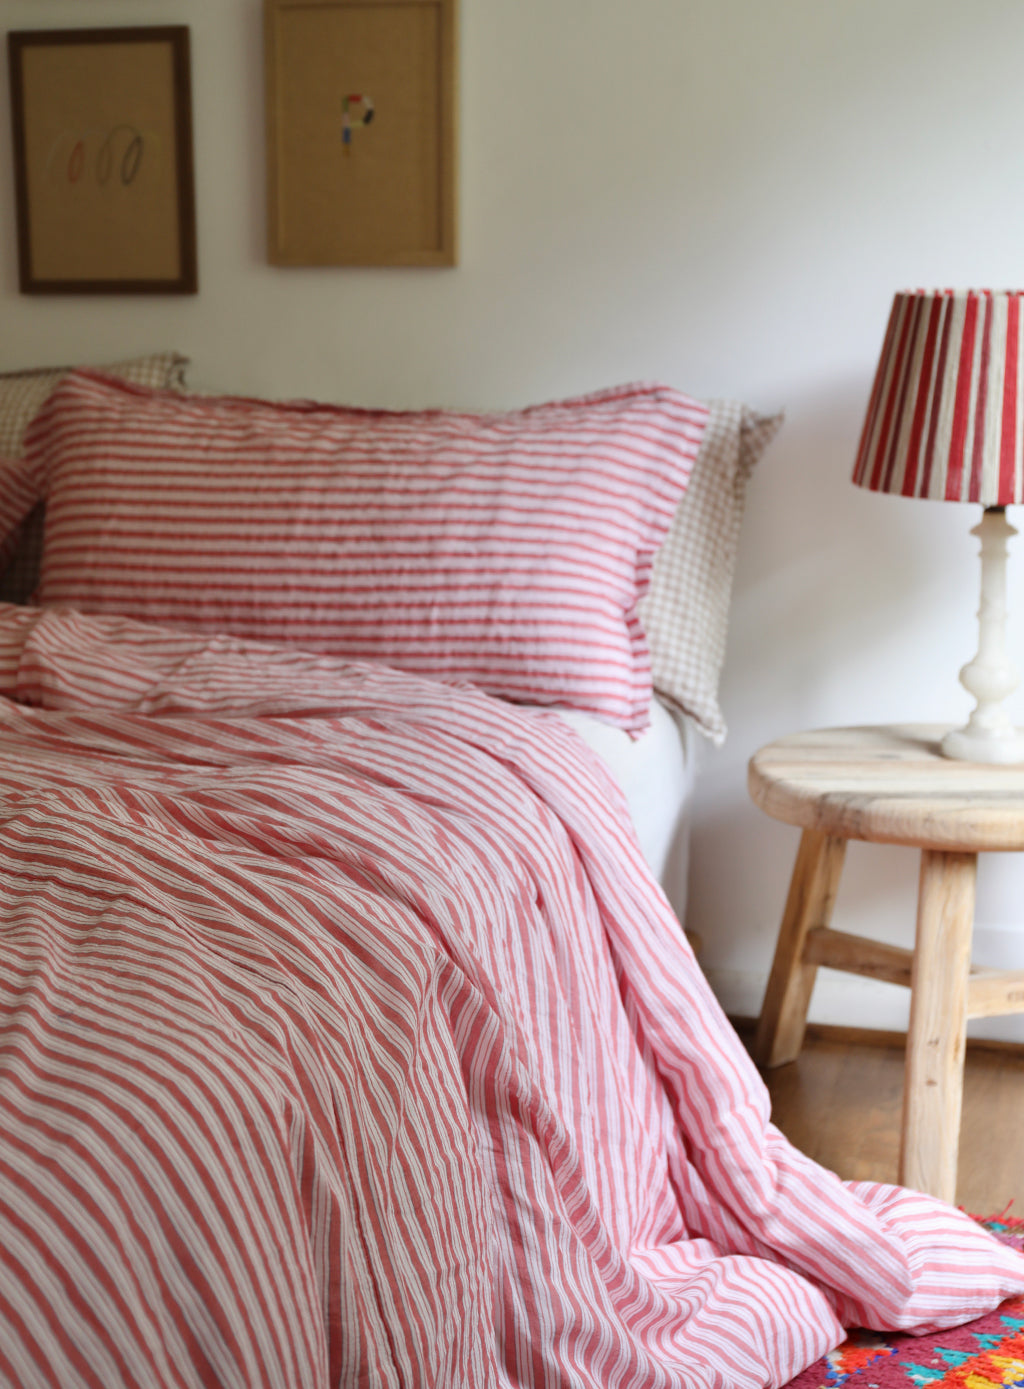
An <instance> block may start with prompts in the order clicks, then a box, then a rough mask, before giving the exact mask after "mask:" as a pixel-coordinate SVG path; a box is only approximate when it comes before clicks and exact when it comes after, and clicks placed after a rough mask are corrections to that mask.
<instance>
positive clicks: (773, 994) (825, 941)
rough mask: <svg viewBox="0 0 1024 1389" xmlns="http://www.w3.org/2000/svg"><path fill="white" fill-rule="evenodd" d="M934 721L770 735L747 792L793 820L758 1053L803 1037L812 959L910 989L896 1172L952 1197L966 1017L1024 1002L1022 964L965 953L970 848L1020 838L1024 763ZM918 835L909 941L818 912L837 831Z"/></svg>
mask: <svg viewBox="0 0 1024 1389" xmlns="http://www.w3.org/2000/svg"><path fill="white" fill-rule="evenodd" d="M946 731H947V729H946V728H945V727H938V726H931V725H920V724H913V725H911V724H908V725H901V726H893V727H880V728H833V729H824V730H820V731H817V732H813V733H798V734H794V735H793V736H792V737H788V738H780V739H779V740H778V741H777V742H774V743H769V744H768V745H767V747H764V748H762V749H761V750H760V752H758V753H756V754H755V755H754V757H753V758H752V759H751V762H750V769H749V779H748V784H749V789H750V795H751V797H752V799H753V801H754V803H755V804H756V805H757V806H759V807H760V808H761V809H762V810H764V811H766V812H767V813H768V814H769V815H772V816H774V817H775V818H776V819H777V820H784V821H785V822H786V823H787V824H790V825H797V826H799V827H800V829H802V830H803V834H802V836H801V840H800V848H799V851H798V853H797V858H796V864H795V866H794V868H793V875H792V879H791V881H790V887H789V896H788V899H787V901H786V908H785V913H784V915H783V919H782V926H781V929H780V931H779V938H778V943H777V945H776V948H775V959H774V963H773V965H772V970H771V974H770V976H769V979H768V987H767V989H766V991H765V997H764V1004H763V1006H762V1009H761V1017H760V1022H759V1024H758V1030H757V1039H756V1042H755V1051H754V1055H755V1059H756V1060H757V1061H758V1063H759V1064H760V1065H762V1066H765V1067H771V1066H781V1065H783V1064H784V1063H785V1062H787V1061H792V1060H793V1059H794V1058H795V1057H796V1056H797V1054H798V1052H799V1051H800V1047H801V1045H802V1043H803V1037H804V1030H805V1027H806V1022H807V1009H808V1006H809V1004H810V1000H811V991H812V989H813V987H814V979H815V975H816V973H817V970H818V967H819V966H820V965H828V966H829V967H830V968H832V969H839V970H845V971H848V972H850V973H853V974H862V975H867V976H869V977H871V978H874V979H884V980H887V981H889V982H890V983H893V984H903V985H906V986H907V987H909V989H910V1025H909V1028H908V1031H907V1052H906V1068H905V1073H904V1089H903V1119H902V1129H901V1139H900V1167H899V1182H900V1184H901V1185H903V1186H908V1187H912V1188H914V1189H915V1190H918V1191H926V1192H930V1193H931V1194H932V1195H934V1196H939V1197H942V1198H943V1199H944V1200H947V1201H950V1202H952V1201H953V1200H954V1199H955V1195H956V1161H957V1148H958V1146H959V1140H960V1111H961V1101H962V1095H963V1062H964V1049H965V1045H966V1036H967V1021H968V1019H969V1018H981V1017H991V1016H994V1015H997V1014H1002V1013H1020V1012H1024V970H977V969H973V968H972V967H971V963H970V953H971V933H972V929H973V925H974V889H975V877H976V872H977V861H978V854H979V853H980V852H982V851H989V850H1024V766H1014V767H1005V766H987V765H982V764H980V763H976V762H958V761H954V760H952V759H950V758H946V757H943V756H942V754H941V752H940V751H939V742H940V739H941V737H942V735H943V734H944V733H945V732H946ZM850 839H861V840H867V841H869V842H871V843H880V844H906V845H910V846H912V847H914V848H918V849H920V850H921V851H922V852H921V876H920V887H919V893H918V903H917V930H916V936H915V942H914V948H913V949H912V950H904V949H902V948H900V947H897V946H892V945H886V944H883V943H882V942H879V941H872V940H869V939H867V938H866V937H863V936H854V935H848V934H846V933H844V932H842V931H835V930H833V929H832V928H831V926H830V925H829V922H830V919H831V915H832V907H833V903H834V901H835V896H836V891H837V889H838V886H839V878H840V874H841V873H842V867H843V857H844V854H845V850H846V843H847V840H850Z"/></svg>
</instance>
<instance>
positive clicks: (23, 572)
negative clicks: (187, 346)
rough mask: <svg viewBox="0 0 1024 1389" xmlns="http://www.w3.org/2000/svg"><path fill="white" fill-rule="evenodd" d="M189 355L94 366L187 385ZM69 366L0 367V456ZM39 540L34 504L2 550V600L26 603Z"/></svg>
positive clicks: (14, 447)
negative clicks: (19, 369)
mask: <svg viewBox="0 0 1024 1389" xmlns="http://www.w3.org/2000/svg"><path fill="white" fill-rule="evenodd" d="M187 367H188V358H187V357H183V356H181V354H180V353H178V352H151V353H149V354H147V355H146V356H142V357H129V358H126V359H125V360H123V361H120V362H112V363H110V364H109V365H108V366H102V367H97V368H96V370H97V371H103V372H107V373H108V374H109V375H111V376H119V377H121V378H122V379H123V380H125V381H132V382H134V384H135V385H137V386H156V387H158V388H165V389H167V390H175V391H183V390H184V389H185V371H186V368H187ZM72 370H73V368H72V367H30V368H28V369H27V370H25V371H5V372H0V458H19V457H20V456H21V453H22V444H23V441H24V438H25V430H26V429H27V428H28V426H29V425H30V424H31V422H32V420H34V419H35V417H36V415H37V414H38V413H39V411H40V410H41V409H42V407H43V405H44V404H45V403H46V401H47V400H48V399H49V398H50V395H51V394H52V393H53V391H54V390H55V389H56V387H57V386H58V384H59V383H60V382H61V381H63V379H64V377H65V376H67V374H68V372H69V371H72ZM42 544H43V508H42V506H41V505H40V506H37V507H35V508H34V509H33V511H32V512H31V514H30V515H29V516H28V517H26V519H25V521H24V522H23V524H22V525H21V526H20V527H19V528H18V530H17V531H16V532H15V533H14V535H13V536H10V537H9V538H8V540H7V543H6V544H4V545H3V547H2V549H0V570H2V572H0V602H4V603H25V602H27V601H28V599H29V598H30V597H31V594H32V591H33V589H34V588H35V586H36V580H37V578H38V574H39V558H40V554H41V552H42Z"/></svg>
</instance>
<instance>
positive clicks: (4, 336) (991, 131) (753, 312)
mask: <svg viewBox="0 0 1024 1389" xmlns="http://www.w3.org/2000/svg"><path fill="white" fill-rule="evenodd" d="M462 4H463V15H462V26H461V30H462V62H461V70H462V83H461V87H462V92H461V122H460V123H461V160H460V171H461V189H462V193H461V215H460V229H461V242H462V254H461V261H460V264H459V266H458V267H457V268H454V269H449V270H383V271H380V270H352V269H350V270H346V269H332V270H282V269H274V268H271V267H270V266H268V265H267V264H266V263H265V256H264V234H263V218H264V214H263V129H262V79H261V63H262V55H261V26H260V5H259V0H91V3H90V4H89V5H88V6H87V7H86V6H83V5H82V3H81V0H0V22H2V27H4V28H34V27H61V26H68V25H79V24H83V23H88V24H90V25H93V24H96V25H99V24H144V23H168V22H172V23H187V24H189V25H190V26H191V29H192V45H193V85H194V115H195V136H196V145H197V199H198V234H199V262H200V293H199V295H198V296H197V297H192V298H184V299H173V298H167V299H161V298H158V297H153V298H143V299H131V298H125V299H123V300H119V299H117V298H100V299H95V300H90V299H88V298H85V299H73V298H66V299H65V298H55V299H48V298H29V297H24V296H21V295H19V294H18V292H17V287H16V286H17V281H16V264H15V246H14V223H13V213H12V207H11V202H12V196H11V192H10V189H11V178H10V153H9V151H10V138H9V130H8V128H7V125H8V114H7V112H8V100H7V95H6V90H4V91H3V92H2V93H0V122H2V129H0V164H2V166H3V167H2V168H0V189H3V190H4V191H3V193H2V195H0V196H2V198H3V202H2V204H0V325H2V329H0V368H13V367H19V366H24V365H30V364H35V363H41V362H65V361H72V360H96V361H99V360H103V359H104V358H109V357H112V356H120V355H124V354H125V353H127V352H130V351H134V350H142V349H149V348H157V347H176V348H178V349H180V350H182V351H184V352H187V353H189V354H190V355H191V357H192V359H193V362H194V367H193V373H192V377H193V380H194V381H195V382H196V383H198V384H202V385H204V386H208V387H214V388H226V389H239V390H245V391H249V392H265V393H273V394H278V395H294V394H302V395H319V396H323V397H330V398H345V399H347V400H349V401H352V402H357V403H364V404H381V405H400V406H415V405H420V404H448V405H461V406H475V407H488V408H490V407H500V406H505V405H514V404H521V403H526V402H528V401H531V400H536V399H542V398H549V397H552V396H556V395H559V394H561V393H564V392H567V391H575V390H584V389H591V388H594V387H597V386H600V385H604V384H609V383H612V382H616V381H621V380H627V379H633V378H638V377H646V376H657V377H661V378H664V379H667V380H669V381H672V382H673V383H675V384H677V385H679V386H680V387H682V388H683V389H685V390H689V391H691V392H693V393H695V394H700V395H712V394H713V395H734V396H739V397H741V398H743V399H746V400H748V401H750V402H751V403H753V404H755V405H758V406H762V407H765V408H775V407H776V406H779V405H784V406H785V407H786V410H787V417H788V422H787V425H786V428H785V430H784V432H783V434H782V435H781V436H780V439H779V441H778V442H777V443H776V445H775V446H774V447H773V449H772V451H771V452H770V453H769V455H767V457H766V458H765V460H764V463H763V465H762V467H761V469H760V472H759V476H757V478H756V480H755V482H754V485H753V489H752V493H751V497H750V505H749V511H748V517H747V522H746V526H745V531H744V537H743V559H742V564H741V567H740V572H739V575H738V579H737V590H736V599H735V615H734V622H733V628H732V638H731V647H730V653H729V658H728V664H727V672H726V680H725V689H724V699H725V706H726V711H727V714H728V716H729V720H730V728H731V732H730V737H729V741H728V743H727V745H726V747H725V748H724V749H723V750H722V751H720V752H711V753H709V755H708V756H707V757H706V759H705V766H704V771H703V776H702V780H701V786H700V801H699V806H698V821H697V826H696V833H695V840H694V856H693V857H694V862H693V881H692V916H691V924H692V925H693V926H694V927H695V929H697V930H698V931H699V932H700V933H701V935H702V936H703V937H704V940H705V942H706V956H705V963H706V966H707V968H708V971H709V973H710V975H711V976H712V979H713V981H714V983H715V985H716V987H717V988H718V989H719V992H720V993H721V996H722V997H723V999H724V1001H725V1002H726V1004H727V1006H729V1007H731V1008H734V1009H737V1010H738V1011H743V1012H754V1011H756V1009H757V1006H758V1003H759V999H760V989H761V987H762V985H763V979H764V975H765V972H766V969H767V965H768V961H769V958H770V952H771V946H772V942H773V940H774V935H775V931H776V927H777V923H778V917H779V912H780V910H781V905H782V900H783V897H784V894H785V885H786V879H787V877H788V870H789V864H790V862H791V858H792V854H793V852H794V851H795V847H796V831H795V830H792V829H789V828H787V827H785V826H781V825H777V824H775V823H773V822H770V821H767V820H765V819H764V818H763V817H762V816H761V815H760V814H759V813H758V812H756V811H754V810H753V809H752V808H751V806H750V805H749V803H748V801H747V797H746V790H745V764H746V761H747V758H748V757H749V756H750V754H751V753H752V752H753V751H754V750H755V749H756V747H757V746H759V745H760V744H761V743H762V742H764V741H766V740H768V739H770V738H772V737H774V736H776V735H778V734H781V733H784V732H788V731H792V730H794V729H797V728H800V727H804V726H810V725H826V724H833V723H858V722H876V721H882V720H896V719H911V720H924V719H935V720H942V719H947V718H948V719H958V718H961V717H962V716H964V715H965V714H966V712H967V707H968V702H967V699H966V696H965V695H964V694H963V693H962V691H961V690H960V688H959V686H958V685H957V683H956V674H955V673H956V670H957V668H958V667H959V665H960V664H961V663H962V662H963V660H965V659H966V658H967V657H969V656H970V655H971V654H972V652H973V642H974V609H975V607H976V585H977V561H976V558H975V553H976V552H975V542H974V541H973V540H972V539H971V538H970V536H969V535H968V531H969V528H970V526H971V525H973V524H974V521H975V519H976V518H975V517H974V516H973V514H972V513H971V512H970V510H969V509H967V508H963V509H961V508H958V507H940V506H933V505H931V504H923V503H902V502H900V501H896V500H893V499H890V498H882V497H876V496H872V495H869V494H866V493H861V492H860V491H859V489H855V488H853V487H852V486H851V484H850V483H849V480H848V479H849V471H850V468H851V465H852V459H853V452H854V448H855V444H856V439H857V433H858V429H859V425H860V418H861V413H862V411H863V408H864V404H865V399H866V394H867V390H868V387H869V383H870V378H871V373H872V369H873V365H874V360H875V357H876V354H877V351H878V348H879V345H880V342H881V335H882V330H883V327H884V324H885V318H886V315H887V312H888V307H889V303H890V300H891V296H892V293H893V291H894V290H895V289H897V288H907V287H913V286H917V285H932V284H942V285H957V286H971V285H973V286H1000V287H1003V286H1012V287H1019V286H1020V285H1021V283H1022V282H1024V267H1022V257H1024V252H1022V247H1024V241H1022V235H1021V227H1022V222H1024V177H1022V175H1024V83H1022V81H1021V77H1020V73H1021V67H1022V59H1024V6H1022V5H1020V4H1019V3H1017V0H972V3H971V4H970V5H969V6H968V5H965V4H964V3H962V0H838V3H836V2H833V3H822V0H629V3H623V0H462ZM86 10H87V13H86ZM3 80H4V81H6V78H5V77H4V78H3ZM1011 582H1012V584H1013V588H1014V589H1015V590H1019V589H1020V587H1021V585H1020V581H1019V578H1017V567H1016V562H1015V566H1014V567H1013V568H1012V570H1011ZM1021 600H1022V601H1021V602H1020V603H1017V604H1016V607H1017V608H1020V607H1022V606H1024V594H1021ZM1013 639H1014V643H1015V646H1016V647H1017V648H1018V649H1019V647H1020V625H1019V622H1017V623H1015V626H1014V632H1013ZM1015 712H1016V713H1017V715H1018V717H1020V718H1021V719H1022V721H1024V707H1022V705H1021V703H1020V701H1017V703H1016V711H1015ZM916 872H917V865H916V862H915V856H914V855H913V854H912V853H911V852H909V851H900V850H889V849H880V848H869V847H866V846H853V847H852V849H851V853H850V861H849V867H848V870H847V876H846V879H845V880H844V885H843V890H842V892H841V895H840V902H839V912H840V914H841V915H842V917H843V920H842V922H841V923H839V922H837V924H843V925H845V926H847V927H848V928H851V929H858V928H861V927H864V926H865V924H868V925H869V927H870V929H874V930H877V931H878V932H879V933H882V934H885V935H886V936H888V937H889V938H891V939H896V940H901V941H908V940H909V935H910V932H911V930H912V921H913V900H914V893H915V887H916ZM1022 886H1024V866H1022V865H1021V864H1020V862H1019V861H1018V859H1017V857H1016V856H1008V857H1006V858H1003V859H995V858H989V859H986V860H985V861H984V862H983V864H982V870H981V882H980V901H979V931H978V936H979V947H980V949H981V951H982V952H983V953H984V954H985V955H986V956H987V957H988V958H990V959H993V960H1006V961H1008V962H1014V963H1016V962H1017V961H1018V960H1019V961H1020V963H1022V964H1024V958H1022V957H1024V894H1022V892H1021V888H1022ZM832 978H833V980H834V981H836V983H835V984H834V985H833V987H832V988H831V991H830V990H829V987H828V984H827V982H826V984H825V986H824V987H823V988H821V989H820V991H819V993H820V998H819V1002H818V1005H817V1012H818V1014H819V1015H820V1016H827V1017H830V1018H832V1019H833V1020H837V1021H847V1022H863V1021H865V1020H874V1021H876V1022H878V1023H880V1024H882V1025H899V1022H900V1019H901V1017H902V1016H903V1015H902V1012H901V1010H902V1009H903V1007H904V1003H903V996H902V994H901V993H900V991H897V990H895V989H892V988H890V987H888V986H885V985H867V984H863V983H862V982H861V981H855V980H852V979H845V978H844V979H842V980H838V977H837V976H832ZM1013 1026H1015V1024H1007V1023H1003V1024H999V1023H996V1024H993V1028H994V1029H997V1030H998V1029H999V1028H1002V1029H1003V1030H1004V1031H1005V1030H1006V1028H1007V1027H1009V1028H1011V1030H1012V1027H1013ZM1013 1035H1024V1032H1017V1033H1013Z"/></svg>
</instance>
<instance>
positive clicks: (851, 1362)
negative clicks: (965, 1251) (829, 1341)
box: [787, 1216, 1024, 1389]
mask: <svg viewBox="0 0 1024 1389" xmlns="http://www.w3.org/2000/svg"><path fill="white" fill-rule="evenodd" d="M981 1224H982V1225H984V1226H986V1228H987V1229H989V1230H991V1231H992V1232H993V1234H995V1235H996V1236H997V1237H998V1238H999V1239H1001V1240H1004V1241H1005V1242H1006V1243H1007V1244H1013V1245H1015V1246H1016V1248H1018V1249H1024V1220H1022V1219H1012V1218H1011V1217H1009V1216H1001V1217H997V1218H994V1219H990V1220H982V1221H981ZM839 1385H847V1386H848V1387H849V1389H1011V1386H1013V1389H1024V1297H1015V1298H1011V1299H1010V1300H1009V1301H1007V1302H1004V1303H1003V1305H1002V1306H1001V1307H998V1308H996V1310H995V1311H994V1312H990V1313H989V1314H988V1316H985V1317H979V1318H978V1320H977V1321H972V1322H968V1324H967V1325H966V1326H957V1327H954V1328H953V1329H952V1330H951V1331H939V1332H936V1333H935V1334H934V1335H932V1336H921V1337H918V1336H897V1335H887V1334H883V1335H880V1334H879V1333H878V1332H876V1331H855V1332H851V1334H850V1338H849V1340H847V1341H844V1342H843V1344H842V1345H841V1346H839V1347H837V1348H836V1349H835V1350H834V1351H832V1352H831V1354H829V1355H826V1356H825V1358H824V1359H823V1360H818V1361H816V1362H815V1363H814V1364H813V1365H811V1366H810V1368H809V1369H806V1370H804V1372H803V1374H800V1375H797V1377H796V1379H794V1380H791V1381H790V1383H789V1385H787V1389H838V1386H839Z"/></svg>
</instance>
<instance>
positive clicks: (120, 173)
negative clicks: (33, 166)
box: [46, 122, 146, 188]
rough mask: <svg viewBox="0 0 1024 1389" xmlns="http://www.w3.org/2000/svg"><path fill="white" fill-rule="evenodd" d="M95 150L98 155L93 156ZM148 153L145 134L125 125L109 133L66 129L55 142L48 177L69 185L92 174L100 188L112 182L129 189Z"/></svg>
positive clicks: (115, 127)
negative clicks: (92, 152)
mask: <svg viewBox="0 0 1024 1389" xmlns="http://www.w3.org/2000/svg"><path fill="white" fill-rule="evenodd" d="M97 145H98V148H97ZM93 149H95V153H94V154H90V151H91V150H93ZM145 152H146V138H145V136H144V135H143V132H142V131H141V130H139V129H138V128H137V127H136V126H134V125H129V124H127V123H126V122H122V123H120V124H118V125H115V126H112V127H111V129H110V130H109V131H106V132H104V131H102V130H81V131H79V130H64V131H61V133H60V134H59V135H58V136H57V138H56V139H55V140H54V142H53V145H52V147H51V149H50V154H49V157H48V158H47V161H46V172H47V175H48V177H50V178H57V179H61V180H66V181H67V182H68V183H79V182H81V180H82V179H83V178H87V177H88V176H89V175H90V174H91V175H92V178H93V181H94V182H95V183H96V185H97V186H98V187H100V188H103V187H105V186H106V185H108V184H109V183H111V181H112V180H113V181H114V182H115V183H116V184H120V185H121V187H123V188H127V187H129V186H130V185H131V184H133V183H134V182H135V180H136V179H137V178H138V175H139V170H140V168H141V166H142V159H143V155H144V154H145Z"/></svg>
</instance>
